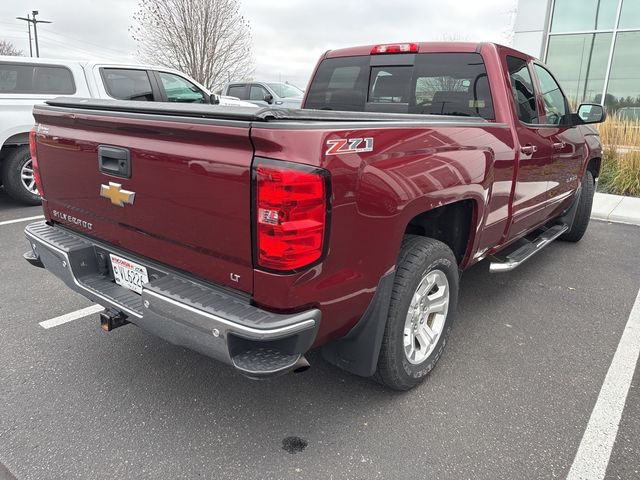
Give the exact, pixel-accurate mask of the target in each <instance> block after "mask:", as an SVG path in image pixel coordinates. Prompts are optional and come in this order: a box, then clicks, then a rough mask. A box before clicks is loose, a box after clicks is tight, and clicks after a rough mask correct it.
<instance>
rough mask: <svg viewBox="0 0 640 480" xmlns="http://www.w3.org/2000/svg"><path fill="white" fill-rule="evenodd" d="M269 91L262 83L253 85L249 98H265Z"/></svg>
mask: <svg viewBox="0 0 640 480" xmlns="http://www.w3.org/2000/svg"><path fill="white" fill-rule="evenodd" d="M267 93H269V92H267V91H266V90H265V89H264V88H262V87H261V86H260V85H251V91H250V92H249V100H264V96H265V95H266V94H267Z"/></svg>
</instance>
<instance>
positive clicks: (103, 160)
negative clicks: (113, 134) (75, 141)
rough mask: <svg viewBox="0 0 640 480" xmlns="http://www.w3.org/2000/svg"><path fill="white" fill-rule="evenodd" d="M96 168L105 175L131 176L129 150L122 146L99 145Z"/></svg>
mask: <svg viewBox="0 0 640 480" xmlns="http://www.w3.org/2000/svg"><path fill="white" fill-rule="evenodd" d="M98 168H99V169H100V171H101V172H102V173H106V174H107V175H113V176H114V177H123V178H131V155H130V154H129V150H128V149H126V148H122V147H112V146H110V145H99V146H98Z"/></svg>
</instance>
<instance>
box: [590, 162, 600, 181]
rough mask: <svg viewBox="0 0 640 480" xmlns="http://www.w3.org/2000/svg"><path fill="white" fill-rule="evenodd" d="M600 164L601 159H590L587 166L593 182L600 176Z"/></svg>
mask: <svg viewBox="0 0 640 480" xmlns="http://www.w3.org/2000/svg"><path fill="white" fill-rule="evenodd" d="M601 164H602V159H601V158H592V159H591V160H589V163H588V164H587V170H589V171H590V172H591V174H592V175H593V179H594V180H595V179H596V178H598V176H599V175H600V165H601Z"/></svg>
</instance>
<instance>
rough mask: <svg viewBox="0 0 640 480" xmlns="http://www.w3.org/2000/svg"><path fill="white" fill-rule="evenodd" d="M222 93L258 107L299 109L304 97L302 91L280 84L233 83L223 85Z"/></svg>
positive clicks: (293, 86) (288, 84)
mask: <svg viewBox="0 0 640 480" xmlns="http://www.w3.org/2000/svg"><path fill="white" fill-rule="evenodd" d="M222 92H223V93H224V94H225V95H231V96H234V97H237V98H239V99H240V100H246V101H247V102H251V103H255V104H256V105H258V106H260V107H267V106H269V105H271V106H277V107H282V108H300V105H301V103H302V98H303V97H304V91H303V90H300V89H299V88H298V87H296V86H295V85H291V84H290V83H282V82H233V83H229V84H227V85H225V87H224V88H223V90H222Z"/></svg>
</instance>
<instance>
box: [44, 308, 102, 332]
mask: <svg viewBox="0 0 640 480" xmlns="http://www.w3.org/2000/svg"><path fill="white" fill-rule="evenodd" d="M103 310H104V308H103V307H101V306H100V305H91V306H90V307H87V308H83V309H81V310H76V311H75V312H71V313H65V314H64V315H60V316H59V317H55V318H51V319H49V320H45V321H44V322H40V326H41V327H42V328H51V327H57V326H58V325H62V324H63V323H67V322H72V321H74V320H78V319H79V318H84V317H86V316H88V315H93V314H94V313H98V312H101V311H103Z"/></svg>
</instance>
